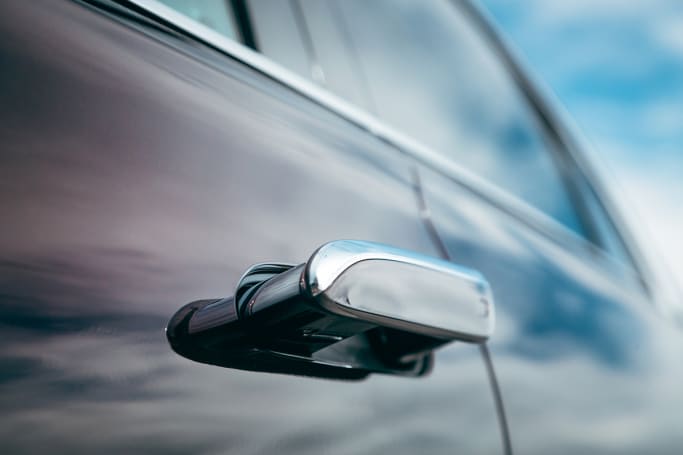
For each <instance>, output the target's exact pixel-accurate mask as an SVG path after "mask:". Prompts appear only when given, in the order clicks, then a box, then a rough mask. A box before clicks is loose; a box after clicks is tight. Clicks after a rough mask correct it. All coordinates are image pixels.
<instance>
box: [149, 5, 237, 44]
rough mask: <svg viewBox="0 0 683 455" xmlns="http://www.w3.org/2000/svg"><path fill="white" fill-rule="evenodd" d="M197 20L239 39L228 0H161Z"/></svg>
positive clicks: (229, 36)
mask: <svg viewBox="0 0 683 455" xmlns="http://www.w3.org/2000/svg"><path fill="white" fill-rule="evenodd" d="M160 1H161V3H164V4H165V5H167V6H169V7H171V8H173V9H174V10H176V11H178V12H179V13H182V14H184V15H186V16H188V17H190V18H192V19H194V20H196V21H197V22H201V23H202V24H204V25H206V26H207V27H209V28H212V29H213V30H215V31H217V32H218V33H220V34H222V35H224V36H227V37H228V38H232V39H234V40H238V39H239V34H238V32H237V26H236V23H235V18H234V16H233V13H232V10H231V8H229V7H228V2H227V1H226V0H200V1H198V0H160Z"/></svg>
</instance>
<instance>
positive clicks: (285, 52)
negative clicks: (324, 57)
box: [248, 0, 313, 79]
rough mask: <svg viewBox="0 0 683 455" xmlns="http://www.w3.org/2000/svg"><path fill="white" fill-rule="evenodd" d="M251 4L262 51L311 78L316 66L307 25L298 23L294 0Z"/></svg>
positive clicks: (266, 0)
mask: <svg viewBox="0 0 683 455" xmlns="http://www.w3.org/2000/svg"><path fill="white" fill-rule="evenodd" d="M248 5H249V14H250V16H251V22H252V24H253V25H254V33H255V35H256V44H257V46H258V49H259V51H260V52H262V53H263V54H264V55H266V56H268V57H270V58H271V59H273V60H274V61H276V62H277V63H279V64H281V65H283V66H285V67H286V68H288V69H290V70H292V71H294V72H295V73H297V74H299V75H300V76H303V77H305V78H309V79H310V78H311V77H312V74H313V68H312V62H311V60H310V59H309V56H308V55H307V54H306V45H305V43H304V37H303V36H302V32H303V33H305V29H304V30H302V26H300V25H299V24H297V18H296V16H295V13H296V12H295V11H294V10H292V8H291V6H292V5H291V2H285V1H283V0H250V1H249V2H248ZM299 20H301V18H299ZM309 47H310V46H309Z"/></svg>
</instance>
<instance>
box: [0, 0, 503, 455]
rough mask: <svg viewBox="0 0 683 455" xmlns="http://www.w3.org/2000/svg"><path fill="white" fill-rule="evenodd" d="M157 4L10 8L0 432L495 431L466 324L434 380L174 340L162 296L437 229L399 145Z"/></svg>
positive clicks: (360, 438)
mask: <svg viewBox="0 0 683 455" xmlns="http://www.w3.org/2000/svg"><path fill="white" fill-rule="evenodd" d="M209 4H211V8H212V10H211V11H212V13H211V14H212V16H211V18H212V21H213V22H211V21H208V22H210V25H211V26H213V27H214V28H213V29H210V28H207V27H204V26H202V25H201V24H200V21H199V20H202V19H203V18H204V16H202V10H201V9H199V10H197V8H195V7H196V6H198V5H204V6H206V5H209ZM169 5H170V6H171V7H173V8H171V7H169ZM169 5H166V7H164V5H163V4H161V3H158V2H153V1H144V2H126V1H121V2H109V1H70V0H69V1H67V0H64V1H48V0H42V1H34V2H21V1H11V2H4V3H3V5H2V7H1V9H2V12H3V14H1V15H0V35H1V36H2V38H3V39H2V40H1V41H0V49H2V51H1V52H0V55H2V59H3V65H2V66H3V71H2V72H1V73H0V87H1V88H0V94H1V97H2V103H0V112H1V116H2V122H1V125H0V133H1V135H2V139H1V142H2V144H3V145H2V156H1V158H0V159H1V160H2V166H0V173H1V174H2V175H1V178H0V181H1V182H2V186H3V191H2V192H1V193H0V198H1V199H2V201H1V202H0V207H2V219H3V220H5V223H3V235H2V236H0V244H1V245H2V247H1V248H0V251H2V262H1V267H2V273H0V280H1V281H0V295H1V297H0V305H1V306H0V312H1V314H2V319H1V320H2V322H1V323H2V326H3V331H2V333H3V342H2V346H1V347H0V353H1V354H0V355H1V358H2V378H1V383H0V384H1V385H0V386H1V387H2V394H1V395H0V396H1V398H0V403H1V408H2V413H3V424H2V425H1V426H0V434H1V436H2V440H3V450H4V451H5V452H7V453H34V452H42V451H48V450H49V451H50V452H53V453H74V452H96V453H131V452H146V453H153V452H158V453H226V452H234V453H241V454H250V453H272V452H278V453H297V454H302V453H354V452H355V453H387V452H391V453H415V452H417V451H427V452H431V453H442V452H452V451H453V450H460V451H462V452H464V453H476V452H485V453H496V452H500V451H502V441H501V432H500V429H499V426H498V421H497V414H496V403H495V401H494V395H493V393H492V391H491V388H490V377H489V376H488V371H487V368H486V364H485V362H484V359H483V358H482V356H481V352H480V350H479V347H478V346H477V345H475V344H470V343H463V342H457V343H452V344H450V345H448V346H447V347H445V348H443V349H442V350H441V351H440V353H439V358H438V359H437V364H436V366H435V368H434V371H433V372H432V374H431V375H429V376H428V377H424V378H405V377H393V376H382V375H373V376H371V377H370V378H368V379H366V380H365V381H361V382H344V381H333V380H323V379H315V378H308V377H299V376H290V375H286V374H269V373H256V372H245V371H240V370H235V369H225V368H219V367H215V366H209V365H204V364H200V363H196V362H192V361H190V360H187V359H185V358H182V357H180V356H178V355H176V354H175V353H174V352H173V351H172V350H171V349H170V347H169V345H168V343H167V340H166V337H165V334H164V327H165V325H166V323H167V322H168V319H169V318H170V317H171V315H172V314H173V313H174V312H175V311H176V310H177V309H178V308H180V307H181V306H182V305H184V304H185V303H187V302H190V301H193V300H197V299H207V298H220V297H225V296H229V295H232V294H233V293H234V291H235V286H236V284H237V282H238V280H239V278H240V276H241V275H242V273H243V272H244V271H245V270H246V269H247V268H248V267H249V266H250V265H251V264H254V263H258V262H273V261H275V262H290V263H300V262H303V261H304V260H305V259H306V258H307V257H308V256H309V255H310V254H311V253H312V252H313V250H314V249H315V248H316V247H318V246H320V245H321V244H323V243H325V242H327V241H330V240H337V239H344V238H351V239H360V240H368V241H378V242H383V243H387V244H391V245H394V246H396V247H400V248H404V249H407V250H411V251H415V252H420V253H423V254H426V255H431V256H438V255H439V247H438V244H437V243H435V241H434V239H433V238H432V237H431V236H430V231H429V225H428V224H425V222H424V220H423V219H422V218H420V216H419V210H420V199H419V197H418V195H419V191H417V190H416V187H415V180H414V173H413V170H414V165H415V163H414V161H412V158H410V157H409V156H408V155H406V154H405V153H403V152H402V151H400V150H398V149H396V148H395V147H393V146H391V145H389V144H387V143H386V142H385V141H384V140H382V139H381V138H378V137H376V136H375V135H374V134H372V133H371V132H370V131H368V128H367V127H365V126H363V125H360V124H359V122H358V121H352V120H351V119H350V118H349V115H346V114H344V112H351V111H352V109H351V108H348V107H346V108H344V107H343V106H344V104H343V103H342V102H341V101H337V105H336V108H332V105H333V104H335V103H334V102H333V101H334V98H333V97H332V96H330V95H320V94H318V93H317V92H316V90H315V89H312V88H309V87H308V86H307V84H306V83H305V82H304V81H301V80H300V79H298V78H297V77H295V76H293V74H291V73H288V72H287V71H285V70H282V69H279V67H277V65H275V64H273V63H272V62H271V61H269V60H267V59H266V58H264V57H263V56H260V55H257V54H255V53H253V52H251V51H250V50H249V49H247V47H245V46H243V45H241V44H239V43H237V40H240V39H241V40H244V39H245V38H244V37H245V36H248V34H247V33H246V31H245V30H246V29H245V28H244V24H243V23H242V26H240V22H239V14H241V13H239V12H235V10H231V9H230V8H226V7H225V5H224V4H219V3H218V2H213V3H212V2H202V3H201V4H199V3H196V4H194V5H192V4H189V3H188V2H175V3H174V2H169ZM174 8H175V9H174ZM207 8H208V6H207ZM242 13H243V11H242ZM221 14H226V15H227V16H226V17H223V19H221V20H219V19H220V18H219V15H221ZM190 16H193V17H195V18H196V19H198V20H195V19H192V18H191V17H190ZM291 51H292V52H295V53H296V52H301V50H300V49H292V50H291Z"/></svg>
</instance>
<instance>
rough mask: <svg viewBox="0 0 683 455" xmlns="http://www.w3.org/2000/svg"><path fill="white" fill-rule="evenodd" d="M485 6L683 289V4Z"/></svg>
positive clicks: (646, 0) (647, 0)
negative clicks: (566, 116) (558, 104)
mask: <svg viewBox="0 0 683 455" xmlns="http://www.w3.org/2000/svg"><path fill="white" fill-rule="evenodd" d="M482 3H483V4H484V6H485V7H486V8H487V9H488V10H489V12H490V13H491V14H492V16H493V18H494V20H495V22H496V23H497V25H498V26H499V28H500V29H502V31H503V33H504V35H505V36H506V37H507V38H508V40H509V41H511V42H512V44H513V46H515V47H516V48H517V49H519V50H520V53H521V54H522V55H523V59H524V60H526V62H527V63H529V66H530V69H531V70H532V72H533V73H534V74H535V75H537V76H539V78H540V79H541V80H542V81H543V82H544V83H546V84H548V85H549V86H550V88H551V90H552V91H553V92H554V93H555V94H556V95H557V96H558V98H559V99H560V102H561V103H562V104H563V105H564V106H565V107H566V108H567V110H568V111H569V113H570V115H571V117H572V118H573V119H574V120H575V121H576V123H578V126H579V127H580V129H581V131H582V132H583V133H584V134H585V135H586V137H587V139H588V141H589V143H590V144H591V145H592V146H594V153H593V155H595V156H594V157H593V158H594V160H595V158H597V159H598V161H599V162H600V163H601V164H604V165H605V166H604V167H606V168H607V170H608V171H609V172H610V173H611V175H610V176H609V177H614V181H615V182H616V183H617V184H618V185H619V188H618V189H613V191H612V193H613V195H614V196H616V198H617V199H618V201H617V202H618V205H620V206H621V207H622V209H623V211H624V212H626V213H625V215H626V216H627V217H628V218H630V219H631V220H635V221H636V223H635V224H636V226H634V230H636V231H637V233H638V234H639V235H640V236H641V237H642V236H643V232H642V231H643V230H645V232H644V233H645V235H648V234H649V235H650V236H651V238H652V237H654V243H655V246H656V249H657V251H656V252H657V253H658V254H663V255H664V256H665V258H666V260H667V261H668V264H669V265H671V266H673V273H674V274H675V276H676V278H677V279H678V282H679V283H681V282H683V236H682V235H681V233H680V231H681V228H682V227H683V211H681V207H682V203H683V178H682V177H683V3H682V2H680V1H678V0H632V1H628V2H624V1H621V0H599V1H594V0H572V1H560V2H548V1H542V0H529V1H526V2H513V1H510V0H483V2H482ZM601 170H604V169H601ZM632 208H635V210H632ZM634 212H635V213H634ZM634 215H635V216H634ZM640 220H645V222H644V223H643V222H641V221H640ZM645 245H647V243H646V244H645ZM648 248H649V247H648ZM649 249H651V248H649ZM651 254H652V253H650V255H651Z"/></svg>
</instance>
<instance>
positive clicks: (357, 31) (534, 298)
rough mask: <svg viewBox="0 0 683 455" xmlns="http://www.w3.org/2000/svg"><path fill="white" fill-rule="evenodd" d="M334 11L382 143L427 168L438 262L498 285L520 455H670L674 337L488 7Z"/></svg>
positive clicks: (634, 255)
mask: <svg viewBox="0 0 683 455" xmlns="http://www.w3.org/2000/svg"><path fill="white" fill-rule="evenodd" d="M326 3H328V4H334V5H335V7H337V8H338V9H339V11H340V13H339V16H340V18H341V25H340V27H343V28H346V29H347V31H346V35H347V39H348V40H349V43H348V49H349V50H352V51H353V52H355V53H356V59H357V61H358V68H357V75H358V77H357V79H356V81H355V82H351V83H354V84H356V85H357V86H358V87H364V88H365V90H366V91H367V93H368V96H369V97H370V98H371V100H370V101H371V105H372V106H373V108H374V110H375V112H376V113H377V115H379V116H380V118H382V119H383V120H385V121H386V123H387V124H389V125H390V127H389V128H388V129H386V130H382V131H381V134H383V136H384V137H385V138H387V140H388V141H390V142H393V143H394V144H395V145H396V146H397V147H399V148H402V149H403V150H406V151H409V153H411V154H412V155H413V156H414V157H415V158H416V159H417V160H418V161H420V164H419V165H418V176H419V180H420V188H421V191H422V193H421V198H422V200H423V204H424V205H423V208H424V211H423V217H424V218H425V220H426V221H427V222H428V223H433V226H434V230H435V232H437V234H438V239H439V240H440V241H441V242H442V243H443V249H444V251H443V254H444V256H447V257H448V258H450V259H451V260H452V261H454V262H456V263H458V264H463V265H466V266H469V267H472V268H475V269H477V270H480V271H482V273H483V274H484V275H485V276H486V277H487V278H488V279H489V280H490V282H491V285H492V287H493V291H494V293H495V296H496V301H497V327H496V333H495V335H494V336H493V337H492V338H491V340H490V341H489V343H488V347H489V348H490V350H491V356H492V358H493V360H494V366H495V368H496V371H497V378H498V380H499V382H500V384H501V391H502V396H503V401H504V403H505V409H506V416H507V419H508V423H509V427H510V434H511V440H512V446H513V449H514V450H515V451H518V452H520V453H576V452H581V453H614V452H618V453H642V452H645V451H647V452H648V453H676V452H677V451H678V450H679V449H678V448H679V447H680V445H681V440H680V438H681V437H680V432H679V431H677V430H676V428H677V426H678V424H677V423H676V422H677V421H678V419H677V417H676V415H677V409H680V405H681V399H682V398H683V396H682V394H681V393H680V392H679V391H678V390H677V389H678V387H677V385H676V380H674V379H672V378H675V377H678V376H679V375H680V373H679V369H680V367H679V364H680V362H678V360H677V359H678V358H680V354H681V348H682V347H683V344H682V343H681V342H682V338H681V334H680V330H679V329H677V328H676V327H675V326H674V324H673V321H672V320H670V319H668V318H667V317H666V316H665V315H664V314H663V313H658V311H657V310H656V309H657V306H658V302H657V301H656V300H655V298H654V296H655V295H656V294H657V293H658V292H657V291H658V290H657V288H656V287H657V286H658V284H657V281H655V280H653V278H652V276H651V275H650V274H649V272H648V269H647V267H646V266H645V265H644V264H643V263H642V261H640V260H638V258H639V257H640V255H639V253H638V252H637V251H636V248H635V247H634V246H633V245H632V244H627V242H626V241H625V240H624V239H625V238H628V234H623V232H625V231H626V229H625V226H623V225H622V226H619V229H616V228H615V224H614V222H613V221H612V216H613V215H611V214H608V211H607V210H606V209H605V207H606V206H609V204H608V203H607V201H606V198H605V197H604V193H603V192H602V191H600V190H599V185H598V184H597V182H596V181H595V180H594V179H592V180H591V178H589V177H588V176H590V175H592V174H591V172H590V170H589V169H588V167H587V166H586V163H585V160H583V159H582V158H581V156H580V154H578V153H579V150H577V148H576V143H575V141H573V140H572V139H571V137H570V136H569V134H568V133H567V131H566V130H565V129H563V128H562V127H561V126H560V125H559V124H558V121H557V117H556V115H554V114H553V112H552V111H551V110H549V109H548V108H547V105H546V104H545V103H544V101H543V100H542V98H541V97H539V95H538V94H537V92H536V91H535V89H534V87H533V85H532V84H531V83H530V81H529V79H527V78H526V77H525V75H524V73H523V72H522V71H521V70H520V69H519V67H518V66H517V65H516V64H515V62H514V60H513V59H512V58H511V57H510V54H509V53H507V51H506V50H505V48H504V46H502V44H501V42H500V41H499V39H498V38H497V37H496V35H495V34H494V33H493V32H492V31H491V29H490V28H489V27H488V26H486V24H485V22H483V21H482V19H481V16H480V14H479V13H477V12H476V10H475V9H473V8H472V6H471V5H469V4H467V3H465V2H461V3H456V2H438V1H434V2H409V1H391V2H389V1H381V0H379V1H376V2H372V3H371V4H368V3H367V2H360V1H357V2H354V1H344V2H326ZM309 17H312V16H309ZM320 46H321V48H319V49H317V52H318V53H321V54H325V53H327V52H328V48H326V47H324V44H323V43H320ZM328 58H329V54H328ZM323 70H325V68H323ZM341 93H342V92H341V91H340V94H341ZM601 193H602V194H603V196H602V198H603V199H602V200H600V198H599V197H598V194H601ZM619 231H622V232H621V233H620V232H619ZM437 360H438V356H437Z"/></svg>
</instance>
